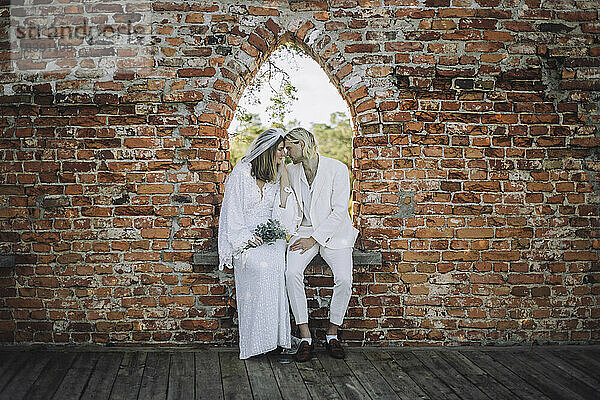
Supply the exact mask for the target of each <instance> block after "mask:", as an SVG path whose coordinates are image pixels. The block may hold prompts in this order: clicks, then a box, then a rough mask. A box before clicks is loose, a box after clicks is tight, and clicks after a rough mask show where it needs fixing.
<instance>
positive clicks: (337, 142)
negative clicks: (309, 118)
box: [310, 112, 352, 168]
mask: <svg viewBox="0 0 600 400" xmlns="http://www.w3.org/2000/svg"><path fill="white" fill-rule="evenodd" d="M310 130H311V131H312V132H313V133H314V134H315V137H316V138H317V142H318V143H319V152H320V153H321V154H323V155H324V156H327V157H331V158H335V159H336V160H339V161H341V162H343V163H344V164H346V165H347V166H348V168H352V128H351V126H350V119H349V118H348V117H347V116H346V114H344V113H342V112H335V113H333V114H331V116H330V123H329V124H315V123H313V124H311V128H310Z"/></svg>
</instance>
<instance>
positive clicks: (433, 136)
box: [0, 0, 600, 345]
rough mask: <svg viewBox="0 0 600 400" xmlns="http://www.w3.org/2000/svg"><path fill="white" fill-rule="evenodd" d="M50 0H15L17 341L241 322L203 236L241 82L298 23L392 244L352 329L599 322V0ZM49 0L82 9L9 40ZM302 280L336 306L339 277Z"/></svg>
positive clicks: (506, 337) (426, 338)
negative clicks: (343, 109)
mask: <svg viewBox="0 0 600 400" xmlns="http://www.w3.org/2000/svg"><path fill="white" fill-rule="evenodd" d="M42 3H46V4H37V5H36V6H35V7H33V8H31V7H30V8H27V7H21V6H19V5H14V4H13V5H12V6H10V7H9V6H6V5H4V6H3V8H2V13H1V16H2V18H3V19H2V21H3V22H2V26H3V29H2V30H1V31H2V32H3V34H2V35H1V36H0V39H1V40H3V42H2V43H3V46H2V48H1V50H0V63H1V68H0V69H1V70H2V71H3V72H2V75H1V80H0V87H1V88H2V92H1V96H0V104H1V105H0V132H1V138H0V171H1V174H0V253H2V254H15V255H16V267H15V268H14V269H6V268H4V269H1V270H0V340H1V341H4V342H17V343H46V342H51V343H72V342H86V343H87V342H95V343H116V344H118V343H139V344H148V343H151V344H173V343H189V342H195V343H200V342H202V343H204V342H205V343H231V342H234V341H235V334H236V330H235V320H234V309H233V307H232V304H231V302H230V301H229V299H230V295H231V290H232V286H233V278H232V274H230V273H218V272H217V271H215V267H214V266H200V265H193V261H192V260H193V254H194V253H195V252H197V251H201V250H207V249H209V248H210V247H211V246H212V245H214V240H215V237H216V233H217V232H216V226H217V218H216V216H217V215H218V210H219V204H220V199H221V197H220V194H221V193H222V190H223V186H222V182H223V179H224V176H225V174H226V173H227V171H228V170H229V168H230V166H229V163H228V152H227V148H228V138H227V131H226V129H227V127H228V125H229V123H230V121H231V119H232V115H233V113H234V110H235V105H236V102H237V101H238V99H239V97H240V95H241V93H242V92H243V90H244V88H245V86H246V85H247V83H248V82H249V80H250V79H251V78H252V77H253V74H255V72H256V70H257V69H258V67H259V66H260V65H261V64H262V62H264V60H265V59H266V58H267V57H268V55H269V54H270V52H271V51H272V50H273V49H274V48H275V47H276V44H277V43H279V42H282V41H286V40H292V41H294V42H296V43H298V44H299V45H300V46H301V47H303V48H304V49H305V50H306V51H307V52H308V53H310V54H311V55H312V56H313V57H314V58H315V59H316V60H317V61H318V62H319V63H320V64H321V66H322V67H323V68H324V70H325V71H326V72H327V73H328V75H329V76H330V78H331V79H332V82H333V83H334V85H335V86H336V87H337V88H338V89H339V91H340V93H341V95H342V96H343V97H344V99H346V100H347V101H348V104H349V106H350V109H351V112H352V116H353V121H354V123H355V129H356V131H355V137H354V166H353V174H354V177H355V184H354V191H353V206H354V210H355V214H354V215H355V217H354V219H355V224H356V226H357V227H358V228H359V229H360V231H361V238H360V240H359V242H358V247H360V248H362V249H365V250H374V251H380V252H381V253H382V254H383V260H384V262H383V264H382V265H379V266H369V267H366V266H356V268H355V275H354V278H355V285H354V295H353V297H352V300H351V305H350V309H349V311H348V318H347V320H346V322H345V324H344V337H345V338H346V341H347V342H348V343H352V344H448V345H450V344H459V343H461V344H462V343H478V344H505V343H520V342H528V343H531V342H540V343H557V342H558V343H564V342H597V341H598V339H599V338H600V322H599V321H600V304H599V301H598V295H599V294H600V284H599V283H598V282H600V273H599V265H600V264H599V262H598V254H599V249H600V241H599V237H598V236H599V234H598V233H599V230H598V225H599V219H598V216H599V207H598V205H599V199H600V197H599V196H600V191H599V187H598V171H599V170H600V161H598V157H599V156H600V152H599V145H600V139H598V135H599V132H598V130H597V128H598V125H599V124H600V115H599V114H598V111H597V110H598V105H599V104H598V102H599V96H598V95H599V92H600V44H599V43H598V33H600V21H599V20H598V11H597V4H596V3H595V2H592V1H578V0H554V1H549V2H541V1H539V0H525V1H524V2H520V1H511V0H508V1H501V0H477V1H469V0H452V1H451V0H425V1H420V0H358V1H356V0H330V1H324V0H317V1H289V2H287V1H278V0H275V1H268V2H267V1H265V2H259V1H253V2H245V3H242V4H238V2H234V1H222V2H218V1H214V2H213V1H202V2H165V1H156V2H147V3H140V2H131V3H127V2H118V3H117V2H115V3H114V4H113V3H105V2H102V3H81V4H79V3H63V2H59V1H51V0H48V1H47V2H42ZM4 4H6V2H4ZM35 13H38V15H42V16H43V17H44V18H45V20H46V21H47V22H48V23H49V24H50V25H51V26H54V27H56V26H61V27H67V28H69V29H71V30H69V29H67V30H66V31H62V32H63V36H60V34H58V35H54V36H53V35H49V36H48V37H46V38H44V39H43V40H37V39H32V40H29V41H28V40H27V38H25V39H21V38H19V39H20V40H15V39H13V38H12V37H8V39H7V35H6V32H7V30H8V29H9V26H8V23H9V21H12V24H13V26H15V25H16V26H28V24H29V25H31V24H32V23H33V22H32V21H33V20H32V19H31V17H32V16H34V14H35ZM9 14H11V19H10V20H9V18H7V16H8V15H9ZM107 27H113V28H114V29H115V31H117V32H120V36H119V35H110V34H109V33H110V32H112V31H110V30H107ZM75 28H78V29H79V30H82V31H81V32H83V33H82V35H79V36H78V35H74V34H72V32H74V31H76V29H75ZM94 29H95V30H96V32H101V33H103V36H102V35H101V36H102V37H100V38H99V39H98V38H96V37H95V36H93V35H94V33H93V31H94ZM46 32H47V31H46ZM64 32H66V33H64ZM90 32H91V33H90ZM86 38H92V39H94V40H92V41H91V42H90V43H88V42H87V41H86ZM307 280H308V283H309V289H308V290H309V292H310V294H311V295H314V296H316V298H315V300H313V301H311V307H312V310H313V314H312V316H313V318H312V320H313V326H315V327H319V326H323V325H324V323H325V322H326V315H327V313H326V308H319V307H320V306H321V305H323V302H325V304H326V302H327V299H328V295H329V294H330V293H331V284H332V279H331V277H330V276H329V273H328V272H327V270H326V271H325V273H324V272H323V270H322V269H321V268H313V269H312V273H311V274H309V276H308V278H307Z"/></svg>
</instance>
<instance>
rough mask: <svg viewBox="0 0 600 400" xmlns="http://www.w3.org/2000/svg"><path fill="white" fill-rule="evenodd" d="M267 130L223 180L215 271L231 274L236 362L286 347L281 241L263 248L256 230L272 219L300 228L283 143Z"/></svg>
mask: <svg viewBox="0 0 600 400" xmlns="http://www.w3.org/2000/svg"><path fill="white" fill-rule="evenodd" d="M284 136H285V133H284V132H283V130H281V129H278V128H271V129H267V130H266V131H264V132H262V133H261V134H260V135H259V136H258V137H257V138H256V139H255V140H254V142H252V144H251V145H250V147H249V148H248V151H246V154H245V155H244V156H243V157H242V158H241V160H240V161H239V162H238V163H237V164H236V165H235V167H234V168H233V170H232V171H231V173H230V174H229V176H228V177H227V180H226V181H225V194H224V196H223V204H222V206H221V214H220V217H219V239H218V245H219V268H220V269H223V268H224V267H225V266H227V267H228V268H233V269H234V275H235V290H236V301H237V311H238V321H239V344H240V359H246V358H249V357H252V356H254V355H258V354H262V353H266V352H269V351H271V350H274V349H276V348H277V346H280V347H283V348H290V345H291V333H290V316H289V306H288V298H287V292H286V288H285V252H286V241H285V240H284V239H279V240H277V241H276V242H275V243H272V244H263V241H262V239H261V238H260V237H258V236H256V235H254V230H255V228H256V227H257V226H258V225H260V224H264V223H265V222H267V220H269V219H273V220H277V221H279V222H280V224H281V225H282V227H283V228H284V229H285V230H286V231H287V233H289V234H293V233H294V232H295V230H296V227H297V225H298V223H299V214H298V204H297V201H296V198H295V196H294V193H293V191H292V189H291V187H290V183H289V178H288V176H287V169H286V168H285V161H284V159H285V155H284V146H283V145H284V143H283V138H284Z"/></svg>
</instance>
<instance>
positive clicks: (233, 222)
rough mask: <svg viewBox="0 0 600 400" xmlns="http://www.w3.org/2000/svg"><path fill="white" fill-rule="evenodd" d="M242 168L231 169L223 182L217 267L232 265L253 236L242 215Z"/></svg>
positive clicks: (243, 187) (244, 188) (243, 189)
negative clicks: (223, 190) (223, 191)
mask: <svg viewBox="0 0 600 400" xmlns="http://www.w3.org/2000/svg"><path fill="white" fill-rule="evenodd" d="M244 172H245V171H244V170H243V167H242V168H238V165H236V167H235V168H234V169H233V171H232V172H231V174H229V177H228V178H227V180H226V182H225V193H224V195H223V203H222V205H221V213H220V216H219V237H218V248H219V269H223V267H224V266H228V267H232V266H233V258H234V257H235V256H237V255H238V254H240V253H241V252H242V251H243V250H244V247H245V246H246V244H247V243H248V240H250V239H251V238H252V236H253V234H252V231H251V230H250V229H249V227H248V226H247V224H246V219H245V217H244V215H245V210H244V195H245V192H246V182H245V179H244Z"/></svg>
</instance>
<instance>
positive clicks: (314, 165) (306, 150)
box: [285, 128, 358, 362]
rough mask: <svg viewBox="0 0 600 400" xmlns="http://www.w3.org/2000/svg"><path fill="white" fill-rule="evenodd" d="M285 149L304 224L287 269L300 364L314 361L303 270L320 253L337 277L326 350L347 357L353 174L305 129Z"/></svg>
mask: <svg viewBox="0 0 600 400" xmlns="http://www.w3.org/2000/svg"><path fill="white" fill-rule="evenodd" d="M285 147H286V150H287V152H288V156H289V157H290V158H291V160H292V162H293V164H290V165H288V166H287V168H288V174H289V178H290V184H291V186H292V189H293V190H294V193H295V194H296V198H297V201H298V205H299V213H300V215H301V221H302V222H301V224H300V227H299V228H298V231H297V233H296V234H295V235H294V236H293V237H292V238H291V239H290V246H289V248H288V251H287V269H286V287H287V292H288V297H289V300H290V305H291V308H292V312H293V313H294V318H295V320H296V324H297V325H298V328H299V330H300V336H301V339H302V342H301V343H300V348H299V350H298V353H297V360H298V361H300V362H302V361H307V360H309V359H310V358H311V357H312V350H313V345H312V338H311V335H310V330H309V329H308V309H307V302H306V292H305V288H304V270H305V269H306V267H307V266H308V264H309V263H310V261H311V260H312V259H313V257H314V256H315V255H317V253H320V254H321V257H322V258H323V259H324V260H325V261H326V262H327V264H328V265H329V267H330V268H331V270H332V272H333V277H334V288H333V295H332V298H331V303H330V309H329V327H328V329H327V335H326V336H327V350H328V352H329V354H330V355H331V356H332V357H335V358H344V351H343V349H342V347H341V345H340V342H339V340H338V338H337V331H338V327H339V326H340V325H341V324H342V323H343V320H344V315H345V314H346V309H347V308H348V302H349V301H350V296H351V294H352V247H353V246H354V242H355V241H356V237H357V235H358V230H357V229H356V228H354V227H353V226H352V222H351V220H350V215H349V214H348V202H349V199H350V175H349V173H348V168H347V167H346V165H344V164H343V163H341V162H340V161H337V160H334V159H332V158H328V157H323V156H321V155H319V153H318V148H317V143H316V141H315V138H314V135H313V134H312V133H311V132H309V131H307V130H306V129H304V128H295V129H292V130H291V131H289V132H288V133H287V134H286V137H285Z"/></svg>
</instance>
